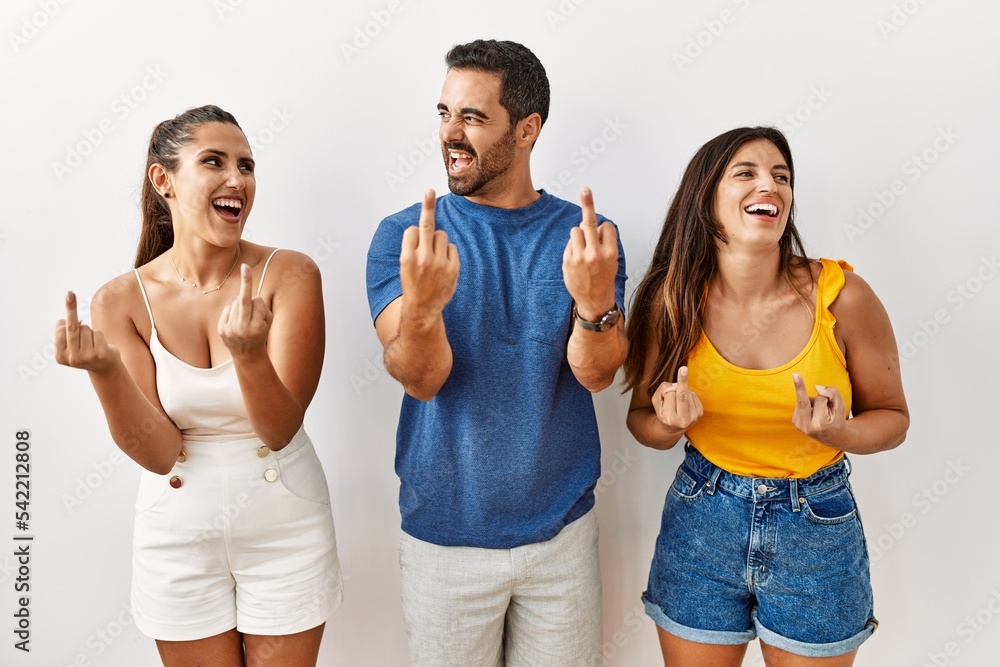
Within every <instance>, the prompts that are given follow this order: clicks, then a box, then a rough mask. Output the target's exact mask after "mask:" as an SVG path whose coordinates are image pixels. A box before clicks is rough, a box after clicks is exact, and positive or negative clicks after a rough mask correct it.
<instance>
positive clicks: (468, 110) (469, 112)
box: [437, 103, 490, 120]
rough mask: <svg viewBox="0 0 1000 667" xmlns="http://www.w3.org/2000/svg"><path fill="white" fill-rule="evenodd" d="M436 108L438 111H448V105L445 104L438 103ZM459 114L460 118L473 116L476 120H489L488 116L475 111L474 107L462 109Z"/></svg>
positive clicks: (477, 110)
mask: <svg viewBox="0 0 1000 667" xmlns="http://www.w3.org/2000/svg"><path fill="white" fill-rule="evenodd" d="M437 108H438V111H449V109H448V105H446V104H441V103H438V105H437ZM459 113H460V115H462V116H475V117H477V118H482V119H483V120H489V119H490V117H489V116H487V115H486V114H484V113H483V112H482V111H480V110H479V109H476V108H475V107H462V108H461V109H459Z"/></svg>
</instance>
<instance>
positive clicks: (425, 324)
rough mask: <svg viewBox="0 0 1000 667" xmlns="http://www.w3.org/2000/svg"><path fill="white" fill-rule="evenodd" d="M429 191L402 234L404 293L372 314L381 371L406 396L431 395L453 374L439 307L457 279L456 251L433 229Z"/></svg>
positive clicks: (422, 397)
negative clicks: (382, 353)
mask: <svg viewBox="0 0 1000 667" xmlns="http://www.w3.org/2000/svg"><path fill="white" fill-rule="evenodd" d="M435 205H436V199H435V196H434V191H433V190H428V191H427V192H425V193H424V200H423V207H422V208H421V211H420V223H419V225H418V226H416V227H409V228H408V229H407V230H406V231H405V232H404V233H403V242H402V248H401V249H400V253H399V274H400V280H401V282H402V290H403V295H402V296H400V297H399V298H397V299H395V300H393V301H392V302H391V303H390V304H389V305H388V306H386V307H385V309H383V310H382V312H381V313H379V315H378V317H376V318H375V330H376V332H377V333H378V338H379V341H381V343H382V347H383V348H384V350H385V369H386V370H387V371H388V372H389V374H390V375H391V376H392V377H394V378H396V379H397V380H398V381H399V382H400V384H402V385H403V390H404V391H406V393H407V394H409V395H410V396H413V397H414V398H417V399H419V400H421V401H429V400H431V399H432V398H434V397H435V396H436V395H437V393H438V391H439V390H440V389H441V387H442V386H443V385H444V383H445V381H446V380H447V379H448V376H449V375H450V374H451V365H452V352H451V344H450V343H449V342H448V335H447V332H446V331H445V326H444V317H443V316H442V314H441V313H442V311H443V310H444V307H445V305H447V303H448V301H450V300H451V297H452V295H454V293H455V287H456V285H457V283H458V271H459V261H458V251H457V249H456V248H455V245H454V244H450V243H448V235H447V234H446V233H445V232H444V231H442V230H435V228H434V227H435V220H434V208H435Z"/></svg>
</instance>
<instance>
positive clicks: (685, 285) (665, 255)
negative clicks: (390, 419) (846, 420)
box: [625, 127, 809, 395]
mask: <svg viewBox="0 0 1000 667" xmlns="http://www.w3.org/2000/svg"><path fill="white" fill-rule="evenodd" d="M757 139H765V140H767V141H770V142H771V143H772V144H774V146H775V147H776V148H777V149H778V150H779V151H780V152H781V155H782V157H784V159H785V164H787V165H788V170H789V180H788V183H789V185H790V186H791V187H792V190H793V192H794V188H795V165H794V164H793V163H792V151H791V149H790V148H789V147H788V141H787V140H786V139H785V135H783V134H782V133H781V131H779V130H777V129H775V128H772V127H741V128H737V129H735V130H730V131H729V132H725V133H723V134H720V135H719V136H717V137H715V138H714V139H712V140H711V141H709V142H708V143H706V144H705V145H704V146H702V147H701V148H699V149H698V152H697V153H695V155H694V157H693V158H691V162H690V163H688V166H687V169H686V170H685V171H684V177H683V178H682V179H681V184H680V186H679V187H678V188H677V194H676V195H675V196H674V199H673V201H672V202H671V203H670V209H669V210H668V211H667V217H666V220H664V222H663V231H661V232H660V239H659V241H657V243H656V250H655V251H654V252H653V258H652V260H651V261H650V266H649V270H648V271H647V272H646V275H645V276H644V277H643V279H642V282H640V283H639V287H638V288H637V289H636V291H635V295H634V296H633V298H632V305H631V307H630V308H629V319H628V323H627V325H626V330H625V331H626V335H627V336H628V340H629V352H628V358H627V359H626V360H625V385H626V391H627V390H628V389H632V388H635V387H637V386H639V385H641V384H645V385H646V388H647V390H648V392H649V394H650V395H652V392H653V391H655V390H656V388H657V387H658V386H659V385H660V383H661V382H673V381H674V378H675V377H676V375H677V369H678V368H680V367H681V366H683V365H684V364H685V363H686V361H687V358H688V356H689V355H690V354H691V352H692V351H693V350H694V348H695V346H696V345H697V344H698V341H699V340H700V339H701V334H702V331H703V328H704V327H703V324H704V322H703V319H702V318H703V315H704V310H705V296H706V293H707V290H706V287H707V286H708V284H709V281H711V280H712V278H713V277H714V276H715V272H716V270H717V267H718V262H717V260H716V256H715V249H716V245H715V244H716V242H719V243H727V239H726V235H725V231H724V230H723V227H722V224H721V223H720V222H719V221H718V220H717V219H716V217H715V211H714V202H715V191H716V189H717V188H718V185H719V182H720V181H721V180H722V175H723V173H724V172H725V169H726V165H728V164H729V161H730V160H732V158H733V155H734V154H735V153H736V151H738V150H739V149H740V147H741V146H743V145H744V144H746V143H748V142H750V141H755V140H757ZM778 247H779V251H780V268H779V270H780V272H781V273H782V275H783V276H784V277H785V279H786V280H788V281H789V283H790V284H792V285H793V286H794V285H795V283H796V281H795V280H794V273H793V272H794V270H795V269H796V268H798V267H801V266H805V265H807V264H808V261H809V260H808V258H807V257H806V253H805V248H804V246H803V244H802V239H801V238H800V237H799V232H798V230H797V229H796V228H795V200H794V198H793V200H792V207H791V209H790V210H789V212H788V223H787V224H786V225H785V230H784V232H783V233H782V236H781V239H780V241H779V242H778ZM796 291H799V290H796ZM651 346H655V347H656V349H657V353H656V359H655V361H654V362H653V364H652V365H651V366H650V368H648V369H645V368H644V367H645V365H646V357H647V355H648V354H649V349H650V347H651Z"/></svg>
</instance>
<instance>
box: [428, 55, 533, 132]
mask: <svg viewBox="0 0 1000 667" xmlns="http://www.w3.org/2000/svg"><path fill="white" fill-rule="evenodd" d="M444 61H445V63H446V64H447V65H448V69H449V70H451V69H468V70H478V71H480V72H492V73H494V74H498V75H499V76H500V106H502V107H503V108H504V109H506V110H507V114H508V115H509V116H510V124H511V125H514V124H515V123H517V122H518V121H520V120H522V119H524V118H527V117H528V116H530V115H531V114H533V113H537V114H538V115H539V116H541V118H542V125H544V124H545V120H546V119H547V118H548V117H549V79H548V77H547V76H546V75H545V68H544V67H542V63H541V62H540V61H539V60H538V58H537V57H536V56H535V54H534V53H532V52H531V51H530V50H529V49H528V48H527V47H525V46H523V45H521V44H518V43H517V42H498V41H497V40H495V39H489V40H485V39H477V40H476V41H474V42H469V43H468V44H458V45H456V46H454V47H452V49H451V51H449V52H448V55H446V56H445V57H444Z"/></svg>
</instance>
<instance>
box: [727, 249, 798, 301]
mask: <svg viewBox="0 0 1000 667" xmlns="http://www.w3.org/2000/svg"><path fill="white" fill-rule="evenodd" d="M719 246H720V247H719V248H718V250H717V252H716V256H715V257H716V262H717V266H718V269H717V271H716V275H715V278H714V279H713V281H712V283H713V285H712V287H713V288H714V290H715V291H716V292H717V293H718V294H719V295H720V296H722V297H724V298H726V299H728V300H731V301H737V302H740V303H757V302H760V301H764V300H767V299H769V298H773V297H774V294H775V293H776V292H778V291H780V290H781V289H782V287H783V285H784V280H783V278H782V276H781V262H780V259H781V253H780V250H779V249H778V248H777V247H775V248H772V249H769V250H767V251H765V252H755V251H752V250H749V249H739V250H737V249H733V248H731V247H729V246H728V245H725V244H721V243H720V244H719Z"/></svg>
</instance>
